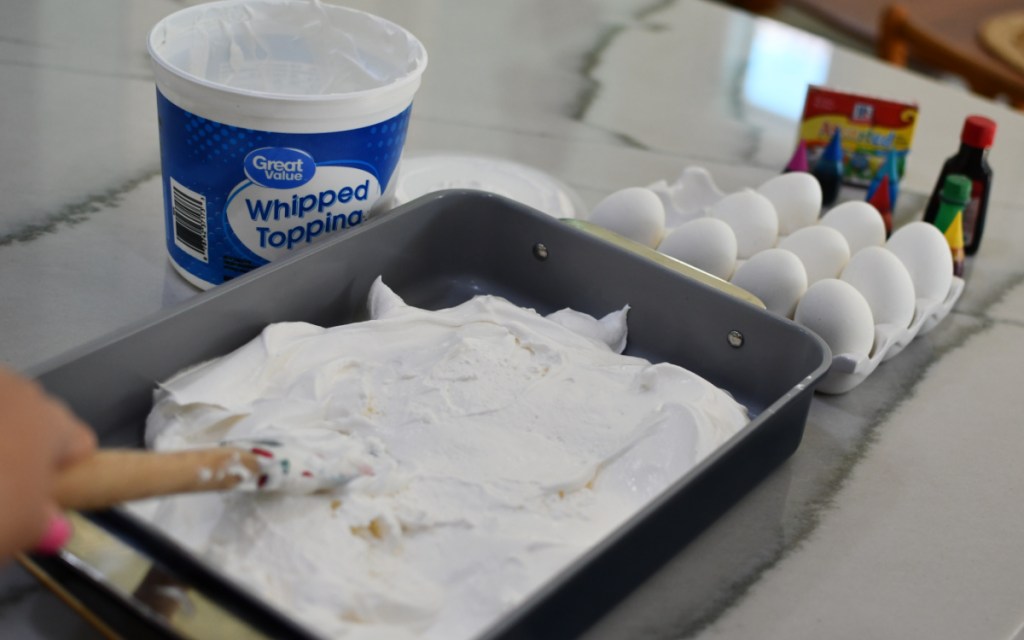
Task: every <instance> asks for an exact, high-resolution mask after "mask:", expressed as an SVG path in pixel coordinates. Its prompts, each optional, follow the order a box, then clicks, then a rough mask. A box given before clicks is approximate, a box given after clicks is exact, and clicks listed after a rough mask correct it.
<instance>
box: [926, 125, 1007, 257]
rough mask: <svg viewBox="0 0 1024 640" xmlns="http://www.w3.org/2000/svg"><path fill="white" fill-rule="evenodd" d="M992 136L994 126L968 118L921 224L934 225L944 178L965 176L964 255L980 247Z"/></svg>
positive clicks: (986, 198)
mask: <svg viewBox="0 0 1024 640" xmlns="http://www.w3.org/2000/svg"><path fill="white" fill-rule="evenodd" d="M995 135H996V123H995V122H993V121H992V120H990V119H988V118H985V117H983V116H969V117H968V118H967V119H966V120H965V121H964V128H963V132H962V133H961V134H960V150H959V151H957V153H956V155H954V156H952V157H951V158H949V159H948V160H946V163H945V164H944V165H942V173H940V174H939V180H938V182H937V183H936V184H935V190H934V191H933V192H932V196H931V199H929V201H928V207H927V208H926V209H925V211H924V221H925V222H931V223H935V217H936V216H937V215H938V213H939V205H940V200H941V197H942V190H943V188H944V185H945V184H946V178H947V177H948V176H950V175H952V174H960V175H964V176H967V178H968V179H970V181H971V197H970V200H969V201H968V203H967V206H966V208H965V209H964V213H963V221H964V222H963V225H964V252H965V253H966V254H967V255H969V256H972V255H974V254H975V253H976V252H977V251H978V245H979V244H981V234H982V232H983V231H984V230H985V212H986V211H987V210H988V195H989V191H991V189H992V169H991V167H989V166H988V150H989V148H990V147H991V146H992V141H993V140H994V139H995Z"/></svg>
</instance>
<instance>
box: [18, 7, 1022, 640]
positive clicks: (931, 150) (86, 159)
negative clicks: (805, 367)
mask: <svg viewBox="0 0 1024 640" xmlns="http://www.w3.org/2000/svg"><path fill="white" fill-rule="evenodd" d="M347 4H349V5H351V6H355V7H358V8H363V9H366V10H369V11H371V12H373V13H377V14H380V15H383V16H385V17H387V18H390V19H392V20H394V21H396V22H399V23H400V24H402V25H404V26H406V27H407V28H409V29H410V30H411V31H413V32H414V33H416V35H417V36H418V37H419V38H420V39H421V40H422V41H423V42H424V44H425V45H426V47H427V49H428V51H429V53H430V66H429V68H428V70H427V73H426V75H425V76H424V81H423V85H422V88H421V89H420V92H419V93H418V94H417V98H416V103H415V108H414V112H413V118H412V122H411V125H410V130H409V137H408V142H407V147H406V148H407V150H408V151H409V152H411V153H418V154H428V153H435V152H458V153H470V154H483V155H487V156H493V157H498V158H505V159H509V160H514V161H516V162H519V163H523V164H526V165H530V166H532V167H536V168H537V169H540V170H543V171H546V172H548V173H549V174H550V175H552V176H554V177H556V178H557V179H559V180H561V181H562V182H564V183H565V184H567V185H569V186H570V187H571V188H572V189H573V190H574V191H575V192H576V193H578V194H579V196H580V198H581V199H582V201H583V202H584V204H585V206H586V207H590V206H593V205H594V204H596V202H597V201H598V200H600V199H601V198H602V197H603V196H605V195H607V194H609V193H611V192H612V191H614V190H616V189H619V188H622V187H626V186H636V185H646V184H649V183H651V182H654V181H656V180H660V179H668V180H672V179H674V178H675V177H676V176H678V175H679V174H680V172H681V171H682V170H683V169H684V168H686V167H688V166H703V167H705V168H707V169H708V170H709V171H711V173H712V175H713V176H714V178H715V180H716V181H717V182H718V184H719V186H721V187H722V188H723V189H725V190H727V191H730V190H736V189H739V188H742V187H748V186H756V185H757V184H760V183H761V182H762V181H764V180H766V179H767V178H769V177H771V176H773V175H775V174H777V173H778V172H779V170H780V168H781V167H782V166H783V165H784V164H785V162H786V160H787V159H788V156H789V154H790V153H791V152H792V148H793V144H794V142H795V136H796V119H797V118H798V116H799V113H800V109H801V106H802V102H803V96H804V92H805V89H806V85H807V84H808V83H816V84H825V85H828V86H832V87H835V88H840V89H845V90H851V91H857V92H862V93H869V94H873V95H879V96H885V97H889V98H894V99H904V100H909V101H914V102H916V103H918V104H919V106H920V110H921V111H920V119H919V123H918V128H917V132H916V134H915V139H914V149H913V152H912V154H911V156H910V159H909V162H908V165H907V174H906V176H905V179H904V183H903V185H902V190H903V191H902V193H904V194H905V195H904V197H902V198H901V201H900V202H901V206H900V209H899V210H898V211H897V216H896V217H897V224H900V223H902V222H906V221H908V220H910V219H913V218H914V217H915V216H916V215H919V212H920V207H921V205H922V199H923V197H924V194H927V193H928V192H929V191H930V189H931V187H932V186H933V183H934V181H935V178H936V176H937V175H938V171H939V168H940V167H941V164H942V162H943V160H944V159H945V158H946V157H947V156H949V155H950V154H952V153H953V152H954V151H955V150H956V146H957V140H958V135H959V130H960V127H961V124H962V122H963V119H964V117H965V116H967V115H968V114H972V113H979V114H984V115H987V116H989V117H991V118H993V119H995V120H996V121H997V122H998V124H999V132H998V134H997V139H996V144H995V148H994V149H993V151H992V153H991V156H990V162H991V164H992V166H993V168H994V171H995V176H996V177H995V182H994V188H993V191H992V196H991V201H990V208H989V213H988V223H987V227H986V232H985V240H984V243H983V245H982V247H981V250H980V252H979V254H978V255H977V256H976V257H975V258H973V259H970V260H969V262H968V270H967V274H966V280H967V286H966V290H965V293H964V295H963V297H962V298H961V299H960V300H959V302H958V303H957V305H956V307H955V308H954V310H953V312H952V313H951V314H950V316H949V317H948V318H947V319H946V320H944V321H943V322H942V323H941V324H940V325H939V326H938V327H937V328H936V329H935V330H934V331H932V332H931V333H929V334H927V335H925V336H922V337H921V338H919V339H918V340H915V341H914V342H913V343H912V344H911V345H910V346H909V347H908V348H907V349H906V350H905V351H904V352H903V353H902V354H900V355H899V356H898V357H897V358H895V359H893V360H891V361H889V362H886V363H885V364H883V365H882V366H881V367H880V368H879V369H878V370H877V371H876V372H875V373H874V374H872V375H871V376H870V377H869V378H868V379H867V380H866V381H865V382H864V383H863V384H862V385H861V386H859V387H858V388H856V389H855V390H854V391H852V392H850V393H848V394H845V395H841V396H816V397H815V400H814V401H813V403H812V407H811V412H810V416H809V418H808V422H807V428H806V432H805V435H804V440H803V442H802V444H801V446H800V449H799V450H798V451H797V452H796V454H794V456H793V457H792V458H791V459H790V460H789V461H787V462H786V463H785V464H784V465H782V467H780V468H779V469H778V470H777V471H776V472H774V473H773V474H772V475H771V476H770V477H769V478H768V479H766V480H765V481H764V482H763V483H761V484H760V485H759V486H758V487H757V488H755V489H754V490H753V491H752V492H751V493H750V494H749V495H747V496H746V497H745V498H744V499H743V500H742V501H741V502H740V503H739V504H737V505H736V506H735V507H734V508H733V509H731V510H730V511H729V512H728V513H727V514H726V515H725V516H724V517H723V518H721V519H720V520H719V521H718V522H716V523H715V524H714V525H712V526H711V527H710V528H709V529H708V530H707V531H706V532H705V534H704V535H703V536H701V537H700V538H699V539H697V540H696V541H695V542H694V543H693V544H691V545H689V546H688V547H686V548H685V549H684V550H682V551H681V552H680V553H679V554H678V556H677V557H676V558H674V559H673V560H672V561H671V562H669V563H668V564H666V565H665V566H664V567H663V568H662V569H661V570H660V571H659V572H658V573H657V574H655V575H654V576H653V577H652V578H651V579H650V580H649V581H648V582H647V583H646V584H644V585H642V586H641V587H640V588H639V589H638V590H637V591H636V592H634V593H633V594H632V595H631V596H630V597H629V598H627V599H626V600H625V601H623V602H622V603H621V604H620V605H619V606H618V607H616V608H615V609H613V610H611V611H609V612H607V614H606V615H605V616H604V618H603V619H602V620H601V621H600V622H599V623H598V624H597V625H596V626H595V627H594V628H593V629H592V630H591V631H590V632H589V634H588V635H589V637H591V638H595V639H597V638H602V639H603V638H622V637H630V638H681V637H699V638H737V637H744V638H745V637H757V638H779V639H787V640H788V639H793V638H808V639H811V638H822V637H828V638H864V637H872V638H873V637H893V638H897V637H899V638H903V637H914V638H918V637H926V638H935V639H943V638H949V639H954V638H966V637H974V638H1014V637H1021V636H1020V635H1019V634H1020V630H1021V626H1022V624H1024V580H1022V579H1021V576H1024V542H1022V540H1024V537H1022V536H1021V534H1020V532H1021V531H1022V530H1024V509H1020V508H1019V507H1018V503H1017V502H1016V498H1018V497H1019V495H1020V493H1021V492H1022V490H1024V470H1022V469H1024V467H1022V465H1021V463H1020V460H1021V458H1022V456H1024V431H1022V430H1021V429H1020V428H1019V423H1020V419H1019V414H1020V410H1021V408H1022V407H1024V405H1022V403H1021V401H1020V399H1019V396H1017V393H1019V391H1018V389H1017V387H1016V376H1017V375H1019V371H1020V366H1021V361H1022V359H1024V286H1022V282H1024V252H1022V251H1021V250H1020V247H1021V242H1024V180H1021V179H1020V176H1024V117H1022V116H1021V115H1020V114H1018V113H1016V112H1013V111H1010V110H1008V109H1007V108H1006V107H1005V106H1002V105H999V104H995V103H992V102H988V101H984V100H981V99H978V98H976V97H973V96H971V95H969V94H967V93H965V92H963V91H962V90H958V89H957V88H955V87H952V86H948V85H944V84H939V83H937V82H935V81H933V80H930V79H927V78H924V77H922V76H918V75H914V74H912V73H908V72H904V71H901V70H897V69H893V68H890V67H887V66H885V65H883V64H881V63H879V62H876V61H874V60H871V59H868V58H865V57H863V56H861V55H859V54H856V53H852V52H849V51H845V50H843V49H840V48H837V47H834V46H833V45H831V44H830V43H828V42H826V41H824V40H821V39H818V38H816V37H814V36H811V35H808V34H805V33H802V32H799V31H796V30H793V29H791V28H789V27H786V26H784V25H781V24H778V23H775V22H772V21H770V20H765V19H757V18H752V17H750V16H747V15H745V14H742V13H739V12H736V11H734V10H731V9H728V8H725V7H723V6H721V5H716V4H710V3H706V2H703V1H702V0H679V1H669V2H663V1H657V2H643V1H641V0H597V1H594V2H574V3H549V2H544V0H494V1H491V2H487V3H471V2H458V1H457V0H424V1H420V2H415V3H414V2H404V3H395V2H383V1H382V0H380V1H374V0H353V1H352V2H348V3H347ZM180 6H181V5H180V4H179V3H177V2H171V1H168V0H146V1H145V2H133V3H124V2H114V1H112V0H102V1H97V2H89V3H73V2H66V1H64V2H62V1H59V0H42V1H39V2H33V3H3V4H2V5H0V88H2V92H0V94H2V96H3V97H2V98H0V100H2V108H0V296H2V300H3V304H2V305H0V327H2V333H0V361H3V362H5V363H7V364H9V365H10V366H13V367H15V368H18V369H31V368H32V367H35V366H38V365H39V364H40V363H43V362H45V361H46V360H47V359H49V358H51V357H54V356H57V355H58V354H61V353H63V352H65V351H67V350H69V349H72V348H74V347H76V346H79V345H81V344H83V343H85V342H87V341H89V340H92V339H95V338H97V337H100V336H103V335H105V334H108V333H110V332H112V331H115V330H117V329H118V328H121V327H124V326H126V325H129V324H131V323H133V322H137V321H139V320H140V319H143V318H145V317H147V316H149V315H151V314H153V313H155V312H158V311H160V310H162V309H166V308H168V307H171V306H173V305H175V304H177V303H180V302H182V301H185V300H187V299H189V298H192V297H193V296H195V295H197V294H198V293H199V292H198V291H197V290H196V289H194V288H193V287H191V286H190V285H189V284H187V283H186V282H184V281H183V280H182V279H181V278H180V277H179V276H178V275H177V274H176V273H175V272H174V270H173V269H172V268H171V266H170V264H169V262H168V260H167V257H166V249H165V238H164V229H163V214H162V201H161V191H160V189H161V187H160V164H159V153H158V141H157V127H156V112H155V99H154V88H153V77H152V73H151V71H150V68H149V60H148V56H147V54H146V50H145V37H146V34H147V32H148V30H149V29H150V27H151V26H152V25H153V24H154V23H155V22H156V21H157V20H159V19H160V18H161V17H163V16H165V15H167V14H169V13H171V12H172V11H174V10H176V9H178V8H179V7H180ZM845 195H847V196H850V197H855V196H856V195H857V194H856V192H853V194H852V195H851V194H850V193H846V194H845ZM723 550H724V551H723ZM93 635H94V633H93V632H92V631H91V630H90V629H89V628H88V627H87V626H86V625H85V624H84V623H83V622H81V621H79V620H78V619H77V618H76V617H75V616H74V614H73V613H71V612H70V611H69V610H67V609H66V608H65V607H64V606H63V605H61V604H60V603H59V602H58V601H57V600H56V599H55V598H54V597H53V596H51V595H49V593H48V592H46V591H45V590H43V589H42V588H41V587H39V586H38V585H36V584H35V583H34V581H32V580H31V579H30V578H28V577H27V576H26V575H25V574H24V573H22V572H21V570H20V569H18V568H17V567H15V566H8V567H6V568H4V569H2V570H0V636H3V637H18V638H49V637H61V638H64V637H69V638H71V637H74V638H90V637H93Z"/></svg>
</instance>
